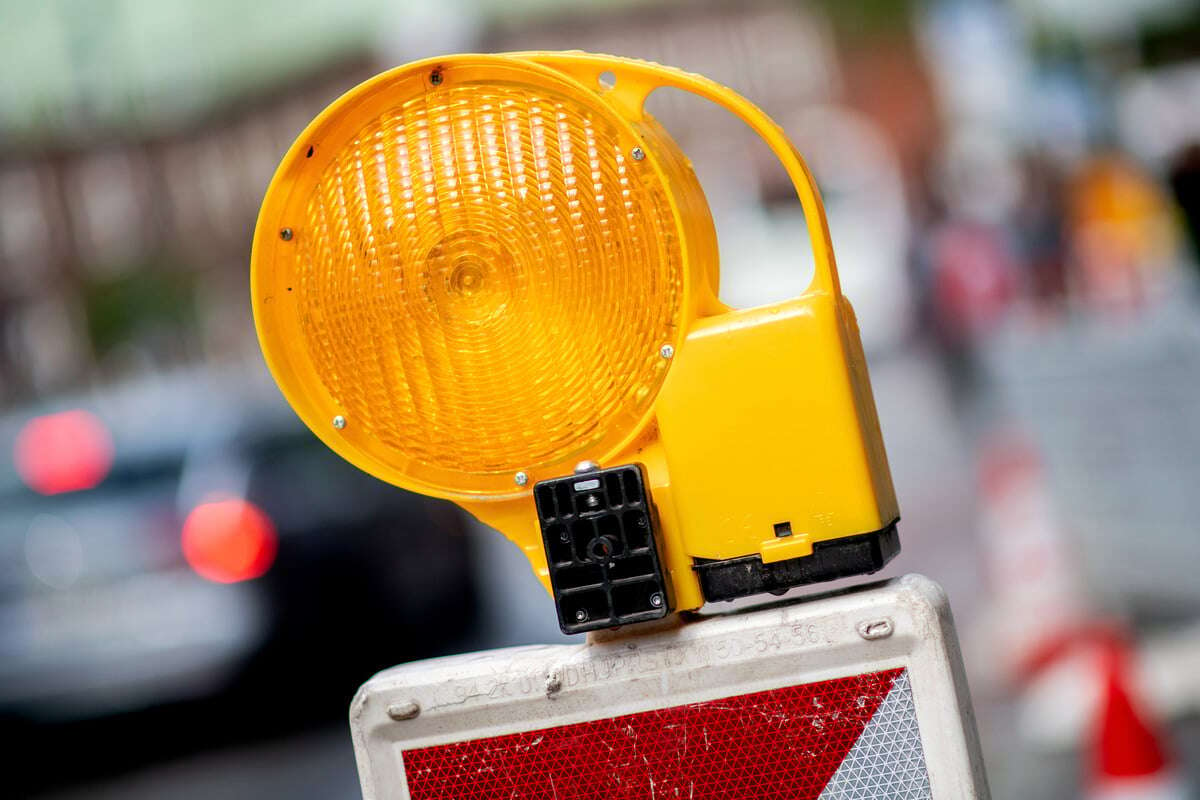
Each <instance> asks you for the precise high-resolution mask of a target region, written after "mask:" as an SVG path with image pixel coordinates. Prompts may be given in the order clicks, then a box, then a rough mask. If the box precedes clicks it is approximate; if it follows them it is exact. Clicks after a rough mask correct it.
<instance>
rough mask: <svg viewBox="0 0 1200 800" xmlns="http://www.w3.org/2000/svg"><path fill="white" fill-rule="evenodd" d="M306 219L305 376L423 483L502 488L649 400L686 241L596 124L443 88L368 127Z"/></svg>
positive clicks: (664, 204)
mask: <svg viewBox="0 0 1200 800" xmlns="http://www.w3.org/2000/svg"><path fill="white" fill-rule="evenodd" d="M305 213H306V215H307V220H306V224H305V225H304V226H303V227H302V228H300V229H298V230H297V232H296V241H295V244H296V246H297V248H298V255H299V259H298V260H297V262H296V264H295V269H296V271H297V274H296V275H295V280H294V289H295V293H294V295H293V298H294V300H295V302H296V303H297V304H298V311H299V314H300V323H301V329H302V330H303V332H304V337H305V345H306V346H307V348H308V354H309V357H310V359H311V361H312V362H313V366H314V368H315V371H316V373H317V376H318V377H319V379H320V380H321V381H322V382H323V383H324V385H325V388H326V389H327V390H328V391H329V393H330V394H331V395H332V396H333V398H334V399H335V401H336V402H337V403H338V404H339V406H340V409H341V412H340V413H344V415H345V416H346V417H347V419H348V420H349V424H350V425H353V426H355V432H356V434H358V433H364V434H365V435H366V436H369V437H371V438H373V439H375V440H377V441H378V442H379V443H381V444H382V445H383V446H385V447H386V448H388V449H389V450H390V451H392V452H393V454H394V456H395V458H394V459H390V460H392V461H393V463H394V465H395V466H397V467H398V468H400V469H402V470H403V471H404V472H405V473H406V474H408V475H410V476H411V477H414V478H416V479H419V480H428V481H430V482H433V483H438V484H445V483H446V482H447V481H448V480H449V481H452V482H455V483H457V484H459V485H456V486H453V487H449V488H454V489H462V490H472V489H481V488H484V487H486V486H494V483H495V482H494V481H492V482H490V483H489V482H487V481H484V482H482V483H481V482H480V481H479V478H480V477H483V476H488V475H492V476H494V475H495V474H497V473H508V474H509V475H511V473H512V472H514V471H516V470H536V469H537V468H538V467H539V466H540V465H547V464H555V463H559V462H562V461H564V460H567V459H570V458H572V457H574V456H575V455H576V454H579V453H583V452H585V451H589V448H591V447H593V446H596V445H599V444H601V443H607V444H612V443H613V442H614V441H615V440H616V439H617V438H619V437H620V436H621V435H623V433H624V432H625V431H627V430H628V429H629V427H630V426H631V425H632V424H634V423H635V422H636V421H637V420H638V419H640V418H641V416H642V415H643V414H644V413H645V411H646V409H647V407H648V405H649V404H650V402H651V401H652V400H653V398H654V395H655V394H656V392H657V390H658V386H659V384H660V383H661V381H662V378H663V377H664V375H665V371H666V366H667V365H666V362H665V361H664V359H663V358H662V357H661V356H660V354H659V348H660V346H661V345H662V343H664V342H670V341H674V340H675V334H676V328H675V326H676V325H677V324H678V315H679V313H680V304H681V302H682V297H681V294H682V264H681V256H680V252H679V242H678V241H677V237H676V235H675V227H674V221H673V219H672V217H671V212H670V208H669V205H668V200H667V196H666V193H665V189H664V187H663V186H662V183H661V181H660V180H659V179H658V178H657V177H656V176H655V175H654V173H653V169H652V168H651V166H650V165H649V163H648V162H646V161H641V162H639V161H634V160H633V159H631V158H630V157H629V155H628V153H627V152H624V151H623V148H622V144H621V142H620V140H619V138H618V131H617V129H616V127H615V125H613V124H612V123H611V122H610V121H609V120H608V119H607V118H606V117H605V116H604V115H603V114H602V113H599V112H596V111H593V110H591V109H589V108H587V107H584V106H581V105H580V104H578V103H576V102H575V101H574V100H572V99H570V98H569V97H567V96H566V95H560V94H557V93H556V92H554V91H552V90H547V89H541V88H531V87H528V86H522V85H518V84H503V83H502V84H486V85H484V84H470V83H468V84H458V85H447V86H443V87H442V88H441V89H440V90H436V91H430V92H428V93H426V94H424V95H422V96H419V97H415V98H413V99H411V100H408V101H406V102H403V103H401V104H399V105H397V106H396V107H394V108H392V109H390V110H388V111H387V112H385V113H383V114H382V115H380V116H378V117H377V118H375V119H374V120H372V121H371V122H369V124H367V125H366V126H365V127H363V128H362V129H361V130H360V131H359V132H358V134H357V135H356V136H355V137H354V138H353V140H352V141H351V142H350V143H349V144H347V145H346V146H345V147H344V148H342V149H341V150H340V151H339V152H337V153H336V154H334V155H333V157H332V161H331V162H330V163H329V164H328V166H327V167H325V168H324V171H323V172H322V173H321V174H320V176H319V178H318V180H317V183H316V185H315V187H314V188H313V189H312V194H311V196H310V197H309V198H308V199H307V203H306V206H305ZM446 473H457V474H456V475H453V477H452V478H449V479H448V478H447V476H446ZM540 477H547V476H544V475H536V473H535V478H540ZM510 485H511V481H510Z"/></svg>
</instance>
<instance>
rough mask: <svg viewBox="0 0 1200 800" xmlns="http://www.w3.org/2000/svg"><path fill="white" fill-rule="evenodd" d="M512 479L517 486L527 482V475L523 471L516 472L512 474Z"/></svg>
mask: <svg viewBox="0 0 1200 800" xmlns="http://www.w3.org/2000/svg"><path fill="white" fill-rule="evenodd" d="M513 481H514V482H516V484H517V486H524V485H525V484H527V483H529V475H528V473H525V472H518V473H517V474H516V475H513Z"/></svg>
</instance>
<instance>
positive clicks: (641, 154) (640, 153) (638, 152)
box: [629, 147, 646, 161]
mask: <svg viewBox="0 0 1200 800" xmlns="http://www.w3.org/2000/svg"><path fill="white" fill-rule="evenodd" d="M629 155H630V156H632V157H633V160H634V161H641V160H642V159H644V158H645V157H646V151H645V150H643V149H642V148H640V147H635V148H633V149H632V150H630V151H629Z"/></svg>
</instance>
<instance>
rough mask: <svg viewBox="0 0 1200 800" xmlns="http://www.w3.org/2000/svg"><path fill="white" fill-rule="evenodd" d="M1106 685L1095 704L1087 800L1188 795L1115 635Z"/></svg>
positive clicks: (1167, 799) (1166, 799)
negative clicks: (1096, 713) (1134, 688)
mask: <svg viewBox="0 0 1200 800" xmlns="http://www.w3.org/2000/svg"><path fill="white" fill-rule="evenodd" d="M1104 660H1105V665H1104V669H1105V673H1106V674H1105V687H1104V695H1103V697H1102V698H1101V702H1100V708H1099V712H1100V713H1099V717H1098V719H1099V723H1100V729H1099V731H1098V735H1097V737H1096V740H1095V751H1094V762H1093V765H1092V769H1093V773H1092V776H1091V782H1090V785H1089V786H1088V787H1087V789H1088V793H1087V797H1088V800H1188V798H1191V797H1193V794H1192V793H1191V792H1189V791H1188V790H1187V787H1186V786H1185V785H1184V782H1183V779H1182V776H1181V775H1180V774H1179V772H1178V771H1177V770H1176V769H1175V768H1174V766H1173V764H1172V763H1171V759H1170V756H1169V754H1168V752H1167V749H1166V748H1165V746H1164V744H1163V740H1162V737H1161V734H1160V732H1159V731H1158V730H1157V728H1156V726H1155V725H1153V723H1152V721H1151V718H1150V715H1149V713H1148V712H1147V710H1146V709H1145V707H1144V706H1143V704H1141V703H1140V702H1138V700H1137V698H1135V697H1134V696H1133V695H1132V694H1131V690H1130V686H1131V682H1130V680H1129V674H1128V660H1129V659H1128V649H1127V647H1126V645H1125V644H1124V643H1123V642H1120V641H1114V642H1112V644H1110V645H1109V646H1108V648H1107V653H1106V656H1105V659H1104Z"/></svg>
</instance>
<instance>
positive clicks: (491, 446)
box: [251, 52, 899, 632]
mask: <svg viewBox="0 0 1200 800" xmlns="http://www.w3.org/2000/svg"><path fill="white" fill-rule="evenodd" d="M605 73H610V74H611V75H613V76H615V83H612V84H611V85H609V84H607V83H602V82H601V75H603V74H605ZM663 86H667V87H674V88H678V89H683V90H685V91H688V92H692V93H694V94H696V95H699V96H700V97H703V98H705V99H707V100H710V101H712V102H715V103H717V104H718V105H720V106H723V107H724V108H725V109H727V110H728V111H730V112H732V113H733V114H735V115H737V116H738V117H740V118H741V119H742V120H743V121H745V122H746V123H747V124H748V125H749V126H750V128H751V129H753V130H754V131H755V132H756V133H757V134H758V135H760V136H761V137H762V138H763V139H764V140H765V141H766V142H767V144H768V145H769V146H770V147H771V148H772V150H773V151H774V152H775V153H776V155H777V156H778V157H779V159H780V161H781V162H782V163H783V165H784V167H785V168H786V170H787V172H788V174H789V176H790V177H791V179H792V181H793V183H794V184H795V187H796V191H797V194H798V196H799V199H800V203H801V205H802V207H803V210H804V215H805V219H806V224H807V227H808V233H809V238H810V241H811V245H812V249H813V253H814V257H815V265H816V269H815V274H814V278H813V280H812V283H811V285H810V286H809V287H808V288H807V289H806V290H805V292H804V293H803V294H802V295H800V296H799V297H796V298H793V299H790V300H786V301H784V302H779V303H774V304H771V305H767V306H762V307H759V308H752V309H732V308H730V307H728V306H726V305H725V304H723V303H722V302H721V301H720V300H719V299H718V296H717V291H718V274H719V264H718V256H717V241H716V234H715V231H714V229H713V223H712V217H711V215H710V213H709V210H708V205H707V202H706V200H705V198H704V194H703V191H702V189H701V188H700V185H699V183H698V181H697V180H696V177H695V175H694V174H693V172H692V170H691V166H690V163H689V162H688V160H687V158H686V157H685V155H684V154H683V153H682V152H681V150H680V149H679V147H678V146H677V145H676V144H675V142H674V141H673V140H672V139H671V138H670V136H669V135H668V134H667V132H666V131H665V130H664V129H663V128H662V127H661V126H660V125H659V124H658V123H657V122H655V120H654V119H653V118H652V117H650V116H649V115H648V114H647V113H646V112H645V110H644V103H645V100H646V97H647V96H648V95H649V94H650V92H652V91H653V90H654V89H656V88H659V87H663ZM251 262H252V266H251V285H252V302H253V308H254V315H255V322H256V326H257V329H258V335H259V338H260V341H261V343H262V347H263V352H264V354H265V356H266V360H267V363H268V365H269V366H270V369H271V371H272V373H273V374H274V376H275V379H276V380H277V381H278V383H279V386H280V388H281V389H282V391H283V393H284V395H285V396H286V397H287V399H288V400H289V402H290V403H291V404H292V406H293V408H295V410H296V412H297V413H298V414H299V415H300V417H301V418H302V419H303V420H304V421H305V423H306V424H308V426H309V427H310V428H312V430H313V431H315V432H316V434H317V435H318V436H319V437H320V438H321V439H322V440H323V441H325V442H326V443H327V444H328V445H329V446H330V447H332V448H333V449H334V450H335V451H337V452H338V453H340V454H341V455H342V456H343V457H345V458H346V459H347V460H349V461H350V462H352V463H353V464H355V465H357V466H358V467H360V468H361V469H363V470H365V471H367V472H369V473H371V474H372V475H375V476H376V477H379V478H381V479H383V480H385V481H389V482H391V483H393V484H395V485H397V486H400V487H403V488H406V489H411V490H413V491H417V492H421V493H424V494H427V495H432V496H436V497H443V498H448V499H451V500H453V501H455V502H456V503H458V504H459V505H461V506H462V507H463V508H465V509H467V510H468V511H470V512H471V513H472V514H474V515H475V516H476V517H477V518H479V519H480V520H482V521H483V522H485V523H487V524H489V525H491V526H493V527H495V528H497V529H499V530H501V531H503V532H504V533H505V534H506V535H507V536H508V537H509V538H510V539H512V540H513V541H514V542H515V543H516V544H517V545H518V546H519V547H521V549H522V550H523V551H524V552H525V554H526V556H527V557H528V558H529V561H530V563H531V564H532V566H533V569H534V571H535V573H536V574H537V575H538V577H539V578H540V579H541V581H542V583H543V584H544V585H545V586H546V588H547V590H548V591H550V592H551V594H552V596H554V598H555V600H556V603H557V606H558V610H559V622H560V625H561V626H562V628H563V630H565V631H568V632H575V631H582V630H590V629H595V628H602V627H613V626H616V625H620V624H625V623H629V622H636V621H641V620H643V619H652V618H656V617H660V616H663V615H665V614H666V613H668V612H669V611H671V610H686V609H694V608H697V607H699V606H700V605H702V604H703V603H704V602H705V601H706V600H707V601H715V600H728V599H732V598H734V597H739V596H744V595H748V594H754V593H758V592H764V591H773V592H781V591H783V590H785V589H787V588H788V587H790V586H796V585H801V584H805V583H812V582H814V581H819V580H827V579H831V578H836V577H843V576H846V575H852V574H860V573H866V572H873V571H875V570H877V569H879V568H880V567H882V566H883V564H885V563H886V562H887V561H888V560H889V559H890V558H891V557H892V556H893V555H894V554H895V553H896V552H897V551H898V549H899V543H898V539H897V536H896V522H897V520H898V517H899V512H898V508H897V505H896V498H895V492H894V489H893V487H892V482H891V475H890V472H889V470H888V465H887V458H886V456H885V454H884V448H883V441H882V437H881V435H880V431H879V422H878V418H877V416H876V411H875V403H874V399H873V398H872V395H871V387H870V382H869V379H868V377H867V370H866V361H865V359H864V357H863V352H862V344H861V342H860V340H859V334H858V328H857V323H856V321H855V318H854V312H853V310H852V309H851V308H850V304H849V303H848V302H847V301H846V299H845V298H844V297H843V296H842V294H841V290H840V287H839V284H838V278H837V270H836V267H835V264H834V259H833V253H832V248H831V245H830V240H829V231H828V228H827V225H826V221H825V213H824V208H823V207H822V205H821V201H820V197H819V195H818V192H817V188H816V185H815V184H814V182H813V179H812V176H811V175H810V173H809V171H808V169H807V167H806V166H805V164H804V162H803V160H802V159H801V157H800V155H799V154H798V153H797V152H796V151H795V149H794V148H793V147H792V145H791V143H790V142H789V141H788V140H787V138H786V136H785V135H784V134H783V132H782V131H781V130H780V128H779V127H778V126H777V125H775V124H774V123H773V122H772V121H771V120H770V119H769V118H768V117H767V116H766V115H764V114H763V113H762V112H761V111H760V110H759V109H757V108H756V107H755V106H754V105H753V104H751V103H750V102H749V101H747V100H746V99H745V98H743V97H741V96H739V95H738V94H736V93H734V92H733V91H731V90H729V89H727V88H725V87H722V86H720V85H718V84H716V83H714V82H712V81H710V80H708V79H706V78H703V77H701V76H699V75H694V74H690V73H686V72H682V71H680V70H677V69H672V68H668V67H663V66H660V65H657V64H652V63H648V62H643V61H636V60H632V59H625V58H616V57H612V56H600V55H590V54H585V53H578V52H569V53H544V52H537V53H510V54H504V55H456V56H448V57H444V58H438V59H430V60H426V61H420V62H415V63H412V64H408V65H406V66H403V67H399V68H397V69H394V70H391V71H389V72H386V73H383V74H382V75H379V76H377V77H375V78H373V79H371V80H369V81H367V82H366V83H363V84H362V85H360V86H357V87H355V88H354V89H352V90H351V91H350V92H348V93H347V94H345V95H344V96H342V97H341V98H339V99H338V100H337V101H336V102H334V103H333V104H332V105H331V106H329V108H327V109H326V110H325V111H324V112H322V113H321V114H320V116H318V117H317V118H316V119H315V120H314V121H313V122H312V123H311V124H310V125H309V126H308V128H307V129H306V130H305V131H304V132H303V133H302V134H301V135H300V137H299V138H298V139H297V140H296V142H295V143H294V144H293V145H292V147H291V149H290V150H289V151H288V153H287V155H286V156H285V158H284V160H283V162H282V164H281V165H280V167H279V170H278V171H277V173H276V175H275V178H274V179H273V181H272V182H271V185H270V187H269V188H268V190H267V195H266V199H265V200H264V202H263V207H262V211H261V214H260V216H259V220H258V226H257V229H256V231H255V236H254V250H253V254H252V258H251ZM601 465H602V466H603V467H604V468H603V469H602V468H601ZM548 552H549V553H551V554H552V556H553V557H552V558H550V559H549V561H548V556H547V553H548Z"/></svg>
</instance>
